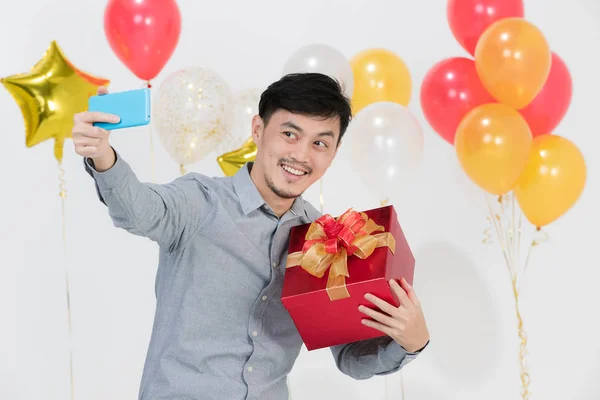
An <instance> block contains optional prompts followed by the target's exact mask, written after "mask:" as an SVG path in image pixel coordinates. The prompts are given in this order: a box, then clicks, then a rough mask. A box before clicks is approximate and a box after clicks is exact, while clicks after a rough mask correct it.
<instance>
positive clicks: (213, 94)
mask: <svg viewBox="0 0 600 400" xmlns="http://www.w3.org/2000/svg"><path fill="white" fill-rule="evenodd" d="M231 104H232V94H231V90H230V89H229V86H228V85H227V83H226V82H225V81H224V80H223V79H222V78H221V77H220V76H219V75H217V74H216V73H215V72H213V71H211V70H209V69H204V68H188V69H180V70H178V71H176V72H174V73H173V74H171V75H169V76H168V77H167V79H165V81H164V82H163V83H162V84H161V85H160V87H159V89H158V93H157V95H156V96H155V99H154V101H153V106H152V120H153V125H154V129H155V130H156V133H157V136H158V137H159V139H160V142H161V144H162V145H163V146H164V148H165V149H166V150H167V153H168V154H169V155H170V156H171V157H172V158H173V159H174V160H175V162H177V163H179V164H180V165H188V164H193V163H195V162H197V161H199V160H201V159H202V158H204V157H205V156H206V155H208V154H209V153H211V152H212V151H213V150H214V149H215V148H216V147H217V145H218V144H219V142H220V141H221V140H222V139H223V137H225V136H226V134H227V132H229V129H230V127H231V123H232V107H231Z"/></svg>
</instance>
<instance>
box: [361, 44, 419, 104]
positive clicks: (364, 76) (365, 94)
mask: <svg viewBox="0 0 600 400" xmlns="http://www.w3.org/2000/svg"><path fill="white" fill-rule="evenodd" d="M350 66H351V67H352V72H353V75H354V92H353V94H352V113H353V114H355V115H356V114H358V112H359V111H360V110H362V109H363V108H365V107H366V106H368V105H369V104H373V103H377V102H380V101H387V102H393V103H398V104H400V105H403V106H407V105H408V103H409V102H410V97H411V93H412V80H411V77H410V71H409V70H408V67H407V66H406V64H405V63H404V61H402V59H401V58H400V57H398V56H397V55H396V54H395V53H393V52H391V51H389V50H386V49H369V50H365V51H362V52H360V53H358V54H356V55H355V56H354V57H353V58H352V59H351V60H350Z"/></svg>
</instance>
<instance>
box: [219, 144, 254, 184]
mask: <svg viewBox="0 0 600 400" xmlns="http://www.w3.org/2000/svg"><path fill="white" fill-rule="evenodd" d="M255 158H256V144H254V140H253V139H252V137H250V138H249V139H248V140H246V141H245V142H244V144H243V145H242V147H240V148H239V149H236V150H233V151H230V152H228V153H225V154H223V155H221V156H219V157H217V162H218V163H219V166H220V167H221V169H222V170H223V172H224V173H225V175H227V176H232V175H235V173H236V172H238V171H239V170H240V168H242V167H243V166H244V164H246V163H247V162H249V161H254V159H255Z"/></svg>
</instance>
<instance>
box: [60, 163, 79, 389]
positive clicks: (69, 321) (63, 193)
mask: <svg viewBox="0 0 600 400" xmlns="http://www.w3.org/2000/svg"><path fill="white" fill-rule="evenodd" d="M58 170H59V173H58V181H59V185H58V187H59V190H60V191H59V196H60V199H61V226H62V239H63V256H64V260H65V290H66V298H67V324H68V325H67V326H68V332H69V375H70V386H71V400H73V399H74V398H75V397H74V396H75V395H74V394H75V385H74V377H73V347H72V344H73V327H72V318H71V290H70V285H69V270H68V268H67V228H66V226H67V224H66V213H65V199H66V197H67V189H66V185H65V179H64V176H65V170H64V168H63V167H62V163H61V162H59V163H58Z"/></svg>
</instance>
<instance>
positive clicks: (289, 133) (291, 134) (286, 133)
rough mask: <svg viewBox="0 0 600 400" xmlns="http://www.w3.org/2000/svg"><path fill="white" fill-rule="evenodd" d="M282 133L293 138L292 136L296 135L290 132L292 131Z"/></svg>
mask: <svg viewBox="0 0 600 400" xmlns="http://www.w3.org/2000/svg"><path fill="white" fill-rule="evenodd" d="M283 134H284V135H285V136H287V137H289V138H294V137H296V135H295V134H294V133H292V132H283Z"/></svg>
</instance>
